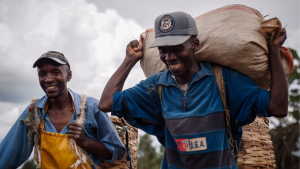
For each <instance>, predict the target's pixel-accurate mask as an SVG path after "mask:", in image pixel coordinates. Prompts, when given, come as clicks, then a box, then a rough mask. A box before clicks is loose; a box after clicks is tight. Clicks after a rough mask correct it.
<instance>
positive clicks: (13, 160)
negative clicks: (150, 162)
mask: <svg viewBox="0 0 300 169" xmlns="http://www.w3.org/2000/svg"><path fill="white" fill-rule="evenodd" d="M69 91H70V93H71V96H72V98H73V101H74V106H75V109H76V113H77V116H78V117H79V115H80V109H79V106H80V95H79V94H77V93H74V92H72V91H71V90H69ZM47 100H48V97H47V96H46V95H45V96H44V97H42V98H41V99H38V100H37V102H36V104H35V105H36V106H37V107H38V113H39V118H40V121H42V118H43V117H44V116H45V128H44V130H45V131H48V132H53V133H57V131H56V129H55V127H54V125H53V124H52V123H51V121H50V120H49V117H48V114H46V115H45V111H44V108H45V105H46V102H47ZM98 103H99V100H97V99H95V98H92V97H88V98H87V102H86V109H85V112H86V122H85V124H84V127H83V129H84V132H85V135H86V137H88V138H90V139H93V140H96V141H99V142H102V143H103V144H104V145H105V146H106V147H107V149H108V150H109V151H110V152H111V153H112V158H111V159H103V160H104V161H105V162H113V161H115V160H117V159H118V160H119V159H122V158H123V157H124V155H125V153H126V148H125V147H124V145H123V143H122V142H121V140H120V138H119V136H118V134H117V132H116V130H115V128H114V125H113V124H112V122H111V120H110V118H109V116H108V115H107V114H105V113H103V112H101V111H100V110H99V109H98ZM29 106H30V105H29ZM29 106H27V107H26V109H25V110H24V111H23V113H22V114H21V115H20V117H19V118H18V120H17V121H16V122H15V124H14V125H13V127H12V128H11V129H10V131H9V132H8V133H7V135H6V136H5V138H4V139H3V140H2V142H1V144H0V168H1V169H6V168H7V169H11V168H17V167H19V166H20V165H22V164H23V163H24V162H25V161H26V160H27V159H28V158H29V156H30V154H31V152H32V149H33V145H34V141H33V140H34V134H33V135H32V136H31V139H30V142H29V140H28V138H27V131H28V128H27V126H26V125H25V124H24V123H23V122H21V121H20V120H21V119H25V118H26V117H27V115H28V113H29V111H28V108H29ZM75 120H76V118H75V113H73V117H72V119H71V120H70V122H73V121H75ZM70 122H69V123H70ZM60 133H61V134H67V133H68V128H67V126H66V127H65V128H64V129H63V130H62V131H61V132H60ZM88 154H89V156H90V158H91V159H92V160H93V162H94V163H95V164H98V163H99V160H100V157H99V156H97V155H95V154H92V153H88ZM92 167H93V166H92Z"/></svg>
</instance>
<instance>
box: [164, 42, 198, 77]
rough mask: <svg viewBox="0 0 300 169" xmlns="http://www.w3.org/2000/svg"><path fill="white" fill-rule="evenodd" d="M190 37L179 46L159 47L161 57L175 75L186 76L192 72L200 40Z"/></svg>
mask: <svg viewBox="0 0 300 169" xmlns="http://www.w3.org/2000/svg"><path fill="white" fill-rule="evenodd" d="M195 39H196V38H190V39H188V40H187V41H186V42H184V43H183V44H180V45H177V46H163V47H158V50H159V55H160V59H161V60H162V61H163V62H164V63H165V64H166V65H167V67H168V69H169V70H170V72H171V73H172V75H174V76H175V77H179V76H184V75H186V74H187V73H189V72H190V69H191V67H192V65H193V64H195V62H196V64H198V63H197V61H195V57H194V52H195V51H197V50H198V44H199V41H198V40H196V42H195Z"/></svg>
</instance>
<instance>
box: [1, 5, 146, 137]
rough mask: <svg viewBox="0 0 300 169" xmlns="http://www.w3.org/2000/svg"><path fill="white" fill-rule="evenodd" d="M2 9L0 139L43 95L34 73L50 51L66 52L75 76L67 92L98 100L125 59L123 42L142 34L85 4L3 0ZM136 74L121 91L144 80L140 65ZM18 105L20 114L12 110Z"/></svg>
mask: <svg viewBox="0 0 300 169" xmlns="http://www.w3.org/2000/svg"><path fill="white" fill-rule="evenodd" d="M0 6H1V7H0V11H1V12H0V32H1V33H0V34H1V38H0V59H1V62H0V101H2V102H0V110H1V111H0V117H1V119H2V120H0V124H1V130H0V138H3V137H4V135H5V134H6V133H7V132H8V129H9V128H10V127H11V126H12V125H13V123H14V122H15V121H16V119H17V118H18V116H19V115H20V113H21V112H22V111H23V109H24V108H25V106H26V104H27V103H29V100H30V98H31V97H33V96H35V97H42V96H43V95H44V93H43V91H42V90H41V89H40V86H39V83H38V79H37V73H36V69H33V68H32V65H33V63H34V61H35V60H36V59H37V58H38V57H39V56H40V55H42V54H43V53H45V52H47V51H50V50H55V51H59V52H62V53H64V54H65V56H66V57H67V58H68V60H69V62H70V64H71V69H72V71H73V78H72V80H71V82H70V83H69V85H68V87H70V88H71V89H72V90H73V91H75V92H78V93H86V94H88V95H91V96H94V97H96V98H100V96H101V93H102V90H103V88H104V86H105V84H106V82H107V81H108V79H109V77H110V76H111V75H112V74H113V72H114V71H115V70H116V68H117V67H118V66H119V64H120V63H121V62H122V60H123V58H124V57H125V48H126V45H127V43H128V42H129V41H131V40H133V39H136V38H138V37H139V35H140V33H141V32H143V31H144V29H143V28H142V27H141V26H140V25H139V24H137V23H136V22H135V21H133V20H130V19H124V18H123V17H122V16H120V15H119V14H118V12H117V11H115V10H113V9H106V10H105V11H104V12H102V13H101V12H98V11H97V8H96V7H95V5H93V4H88V3H86V2H85V1H84V0H65V1H58V0H56V1H38V0H24V1H21V2H20V1H10V0H7V1H1V2H0ZM8 9H9V10H8ZM134 69H139V71H135V72H133V73H132V74H131V75H130V76H129V78H128V82H127V83H126V84H125V88H128V87H130V86H133V85H135V84H136V83H138V82H139V81H140V80H142V79H144V75H143V73H142V70H141V69H140V68H139V65H138V64H137V66H136V67H135V68H134ZM17 102H18V103H17ZM20 104H22V105H24V107H23V108H22V109H21V108H19V107H18V106H16V105H20Z"/></svg>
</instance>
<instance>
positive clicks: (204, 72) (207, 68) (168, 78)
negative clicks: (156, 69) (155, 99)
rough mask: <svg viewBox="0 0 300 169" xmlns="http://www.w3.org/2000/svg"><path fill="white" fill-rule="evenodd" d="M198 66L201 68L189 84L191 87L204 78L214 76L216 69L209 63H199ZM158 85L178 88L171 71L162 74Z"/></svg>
mask: <svg viewBox="0 0 300 169" xmlns="http://www.w3.org/2000/svg"><path fill="white" fill-rule="evenodd" d="M198 64H199V66H200V71H197V72H196V73H195V74H194V76H193V78H192V80H191V81H190V82H189V85H190V84H191V83H193V82H195V81H197V80H199V79H200V78H202V77H204V76H211V75H213V74H214V68H213V66H212V65H211V64H210V63H209V62H198ZM157 84H162V85H165V86H168V85H175V86H178V84H177V83H176V81H175V80H174V78H172V74H171V72H170V70H169V69H168V70H166V71H164V72H163V73H162V74H161V76H160V79H159V80H158V82H157Z"/></svg>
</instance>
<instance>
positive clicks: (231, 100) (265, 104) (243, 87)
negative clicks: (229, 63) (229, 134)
mask: <svg viewBox="0 0 300 169" xmlns="http://www.w3.org/2000/svg"><path fill="white" fill-rule="evenodd" d="M222 71H223V77H224V81H225V87H226V90H227V93H226V94H227V104H228V107H229V112H230V114H231V116H232V117H231V119H232V120H233V122H234V123H235V125H237V127H240V126H243V125H247V124H249V123H252V122H253V120H254V119H255V117H256V115H259V116H263V117H269V114H268V108H269V100H270V97H269V91H268V90H265V89H261V88H260V87H259V86H257V85H256V84H255V83H254V82H253V81H252V80H251V79H250V78H249V77H247V76H245V75H244V74H242V73H239V72H237V71H235V70H232V69H230V68H227V67H223V68H222Z"/></svg>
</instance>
